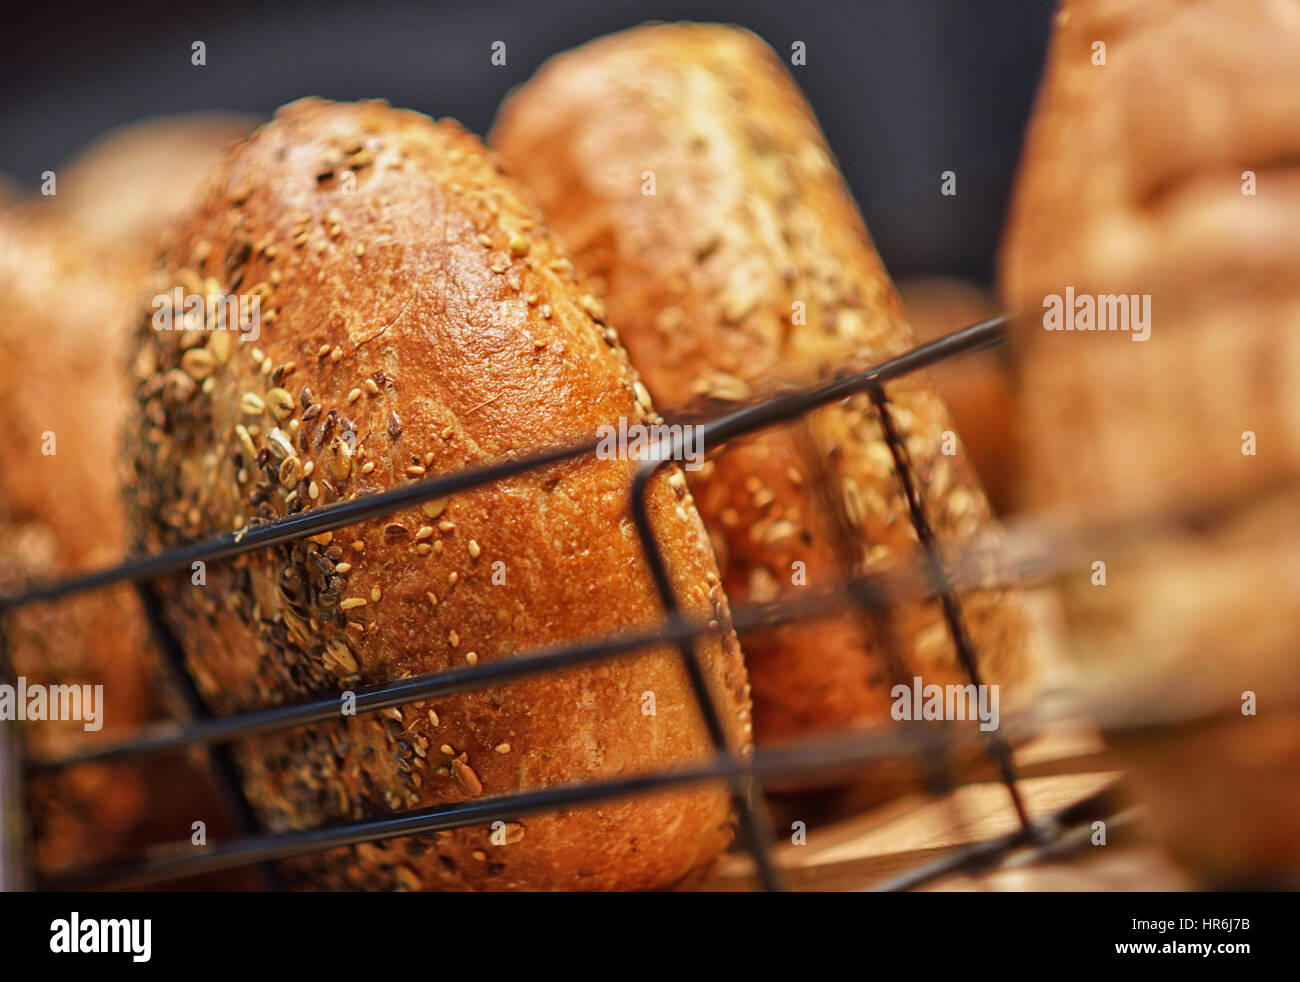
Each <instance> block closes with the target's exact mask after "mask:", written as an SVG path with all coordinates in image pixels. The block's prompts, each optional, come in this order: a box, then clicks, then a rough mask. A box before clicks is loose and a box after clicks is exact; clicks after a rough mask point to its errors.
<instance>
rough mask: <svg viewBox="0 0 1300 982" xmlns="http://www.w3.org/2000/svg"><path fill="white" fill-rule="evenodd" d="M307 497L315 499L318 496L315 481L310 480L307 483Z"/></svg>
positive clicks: (318, 492) (318, 489)
mask: <svg viewBox="0 0 1300 982" xmlns="http://www.w3.org/2000/svg"><path fill="white" fill-rule="evenodd" d="M307 497H308V498H310V499H311V500H312V501H315V500H316V499H317V498H319V497H320V488H319V487H318V486H317V484H316V482H315V481H312V482H311V483H310V484H308V485H307Z"/></svg>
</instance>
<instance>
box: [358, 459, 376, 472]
mask: <svg viewBox="0 0 1300 982" xmlns="http://www.w3.org/2000/svg"><path fill="white" fill-rule="evenodd" d="M374 469H375V462H374V461H373V460H367V461H366V462H365V463H364V464H362V465H361V473H362V474H369V473H370V472H371V471H373V470H374Z"/></svg>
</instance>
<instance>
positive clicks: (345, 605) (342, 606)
mask: <svg viewBox="0 0 1300 982" xmlns="http://www.w3.org/2000/svg"><path fill="white" fill-rule="evenodd" d="M365 605H366V598H365V597H348V598H347V599H346V600H340V601H339V610H351V609H352V608H353V607H364V606H365Z"/></svg>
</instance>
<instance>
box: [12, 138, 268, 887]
mask: <svg viewBox="0 0 1300 982" xmlns="http://www.w3.org/2000/svg"><path fill="white" fill-rule="evenodd" d="M247 126H248V124H247V123H246V122H245V123H243V124H239V123H237V122H236V120H235V118H233V117H228V116H220V117H217V118H216V119H214V120H209V119H208V118H207V117H204V116H193V117H179V118H174V119H169V120H164V121H150V122H147V123H142V124H137V125H135V126H131V127H127V128H125V129H123V130H121V131H117V132H116V133H114V134H113V135H111V136H109V137H106V138H105V139H104V140H102V141H101V142H100V143H98V144H96V145H95V146H94V147H92V148H91V149H90V150H88V151H87V152H86V153H85V154H83V155H81V156H79V157H77V158H76V159H75V160H73V161H72V162H71V163H70V164H69V165H68V167H67V168H57V169H56V175H57V179H56V185H55V186H56V194H54V195H53V196H50V197H33V198H28V199H21V198H17V199H11V200H10V201H9V202H8V207H7V208H3V210H2V211H0V416H2V417H3V418H4V419H5V420H6V433H7V439H6V440H4V441H3V442H2V443H0V589H3V590H5V591H6V592H8V591H12V590H17V589H19V588H20V587H21V586H22V584H24V583H27V582H31V581H35V580H45V579H50V578H54V577H58V576H64V575H68V574H71V573H74V572H78V571H84V570H87V569H91V568H96V567H103V566H109V565H113V564H115V563H117V562H118V561H119V560H120V559H121V558H122V557H123V556H124V555H125V554H126V552H127V540H126V518H125V511H124V509H123V507H122V500H121V490H120V481H119V475H120V471H119V468H120V467H121V466H122V451H121V436H122V433H121V428H122V425H123V422H124V420H125V418H126V410H127V405H128V395H129V387H128V386H129V383H128V374H127V372H128V365H129V354H128V347H129V344H128V339H129V337H130V334H131V329H132V327H133V326H134V323H135V317H136V313H137V311H138V301H139V295H140V294H139V291H140V289H141V280H142V278H143V277H144V275H145V273H146V272H147V270H148V269H149V267H150V264H151V262H152V260H151V256H150V254H151V253H152V251H153V249H154V248H155V241H154V240H156V239H157V237H158V235H159V234H160V233H161V231H162V229H163V228H164V227H165V226H166V224H167V223H168V222H170V221H171V220H172V219H173V218H174V217H175V215H176V214H177V212H178V211H179V210H180V209H181V208H183V207H184V205H185V204H186V203H187V202H188V199H189V197H190V196H191V195H192V194H193V193H194V192H195V191H196V190H197V188H198V185H199V183H200V179H201V177H202V175H203V174H204V173H205V172H206V171H207V170H208V169H210V168H211V167H213V166H214V165H215V164H216V162H217V159H218V151H219V149H220V148H221V147H223V146H224V145H225V144H227V143H228V142H229V141H230V140H231V139H232V138H234V137H236V136H238V135H239V132H238V131H239V130H240V129H243V130H244V131H246V129H247ZM118 223H120V224H118ZM6 625H7V628H8V633H9V637H8V641H9V649H10V654H11V656H12V659H13V667H14V671H15V674H16V675H19V676H23V677H25V678H26V679H27V680H28V682H29V683H39V684H46V685H52V684H68V683H76V684H86V685H102V686H103V687H104V688H103V700H102V706H101V708H100V723H101V724H102V729H100V730H98V731H90V732H87V731H85V730H84V729H83V726H82V723H81V722H79V721H45V722H39V723H32V724H29V725H28V726H27V727H26V739H27V741H28V745H29V747H30V749H31V750H33V751H36V752H41V753H54V752H58V751H62V750H68V749H71V748H72V747H73V746H75V745H77V744H78V743H80V742H81V741H82V740H95V739H107V738H110V737H120V736H122V735H124V734H125V733H126V732H129V731H130V730H132V729H133V728H134V727H136V726H137V725H138V724H139V723H141V722H143V721H145V720H148V719H154V718H159V717H162V716H166V715H169V714H170V713H171V712H172V711H173V710H176V709H178V708H179V704H178V703H177V702H176V700H175V696H174V694H169V691H168V688H167V685H166V679H165V678H164V677H163V676H162V674H161V672H160V664H159V656H158V653H157V651H156V649H155V648H154V647H153V644H152V641H151V638H150V633H149V628H148V624H147V622H146V619H145V616H144V612H143V609H142V608H141V606H140V602H139V600H138V598H137V596H136V594H135V591H134V589H133V588H132V587H130V586H119V587H114V588H111V589H107V590H100V591H95V592H93V593H86V594H82V595H78V596H74V597H70V598H67V599H64V600H61V601H58V602H55V603H53V604H40V605H36V606H32V607H27V608H23V609H21V610H17V611H14V612H12V613H11V614H9V615H8V617H7V619H6ZM197 759H198V758H196V761H197ZM177 782H183V783H184V786H185V787H186V788H187V789H190V788H192V789H193V793H192V794H187V796H177V795H176V794H175V791H174V788H175V785H176V783H177ZM29 806H30V814H31V818H30V821H31V824H32V826H33V827H32V829H31V831H32V837H33V847H32V859H33V863H34V867H35V869H36V871H37V872H38V873H40V874H51V873H55V872H58V871H60V870H62V869H65V868H67V867H69V866H71V865H72V864H74V863H76V864H85V863H93V862H101V861H105V860H107V859H109V858H111V857H114V856H118V855H120V854H121V853H122V852H123V851H124V850H125V849H129V848H132V847H136V846H141V845H143V844H145V843H147V842H150V841H166V840H170V839H176V838H184V837H187V836H188V835H189V834H190V832H189V825H190V822H191V821H193V820H194V819H195V818H202V819H203V820H204V821H206V822H208V825H209V828H210V829H211V830H212V832H213V833H214V834H218V833H219V832H220V831H221V828H222V827H223V823H224V819H223V813H222V805H221V802H220V801H219V800H218V799H217V798H216V797H215V795H214V789H213V788H212V786H211V785H210V783H209V782H208V778H207V777H206V774H205V773H204V771H203V770H202V769H201V768H199V767H198V766H197V764H196V763H192V762H191V761H189V760H188V759H187V758H184V757H179V758H173V757H166V758H159V759H156V760H152V761H146V762H140V763H136V764H128V765H122V766H105V765H93V764H90V765H81V766H78V767H76V768H73V769H71V770H69V771H66V772H63V773H59V774H54V775H38V776H35V777H34V778H33V779H32V781H31V782H30V783H29ZM245 882H247V879H246V875H245V874H244V873H243V872H239V871H237V872H236V873H233V874H228V875H225V876H223V877H217V878H214V879H213V883H214V884H219V885H223V886H230V887H234V886H239V885H242V884H243V883H245Z"/></svg>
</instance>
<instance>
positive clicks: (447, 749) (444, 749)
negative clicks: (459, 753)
mask: <svg viewBox="0 0 1300 982" xmlns="http://www.w3.org/2000/svg"><path fill="white" fill-rule="evenodd" d="M438 749H439V750H441V751H442V752H443V753H444V754H446V755H447V756H448V757H451V756H452V755H454V754H455V753H456V751H455V749H453V747H452V745H451V744H450V743H444V744H443V745H442V746H441V747H439V748H438Z"/></svg>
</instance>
